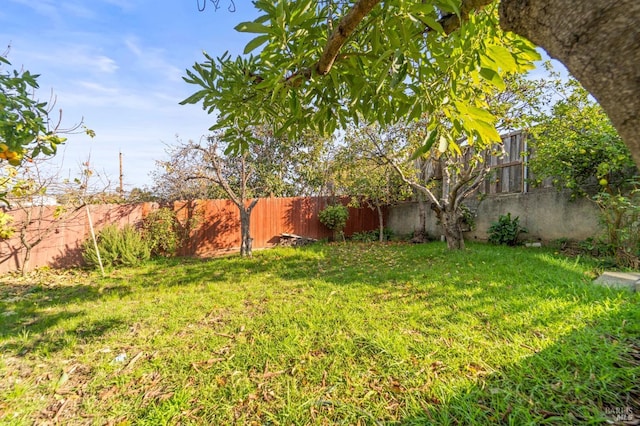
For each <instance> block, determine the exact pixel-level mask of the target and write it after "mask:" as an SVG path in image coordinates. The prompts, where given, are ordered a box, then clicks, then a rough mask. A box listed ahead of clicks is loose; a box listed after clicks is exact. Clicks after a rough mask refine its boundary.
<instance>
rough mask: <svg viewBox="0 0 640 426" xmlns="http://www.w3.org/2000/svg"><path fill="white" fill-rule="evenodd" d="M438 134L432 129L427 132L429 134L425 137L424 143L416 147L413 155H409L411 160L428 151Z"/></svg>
mask: <svg viewBox="0 0 640 426" xmlns="http://www.w3.org/2000/svg"><path fill="white" fill-rule="evenodd" d="M437 136H438V132H437V131H435V130H434V131H433V132H431V133H429V136H428V137H427V138H426V139H425V142H424V145H422V146H421V147H420V148H418V149H417V150H416V151H415V152H414V153H413V155H412V156H411V160H412V161H413V160H416V159H417V158H419V157H422V156H423V155H424V154H426V153H427V152H429V150H430V149H431V147H432V146H433V144H434V143H435V142H436V137H437Z"/></svg>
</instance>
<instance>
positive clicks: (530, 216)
mask: <svg viewBox="0 0 640 426" xmlns="http://www.w3.org/2000/svg"><path fill="white" fill-rule="evenodd" d="M470 207H471V208H472V210H474V211H475V212H476V218H475V221H476V229H475V230H474V231H471V232H467V233H466V234H465V238H466V239H467V240H473V239H477V240H486V239H487V238H488V235H487V230H488V228H489V226H491V223H492V222H495V221H496V220H498V217H499V216H500V215H504V214H507V213H511V216H512V217H515V216H519V217H520V224H521V225H522V226H524V227H525V228H527V230H528V233H527V234H522V235H521V238H522V239H524V240H530V241H553V240H556V239H559V238H567V239H570V240H577V241H579V240H584V239H586V238H589V237H593V236H596V235H598V234H599V233H600V230H601V228H600V224H599V222H598V209H597V207H596V206H595V205H594V204H593V203H592V202H590V201H589V200H586V199H577V200H573V201H572V200H571V199H570V197H569V195H568V194H567V193H560V192H557V191H555V190H553V189H546V190H537V191H535V192H531V193H517V194H503V195H492V196H489V197H487V198H486V199H485V200H483V201H482V202H480V203H479V205H477V206H475V207H474V206H470ZM427 216H428V217H427V233H428V234H429V235H430V236H431V237H434V238H438V237H439V236H440V235H441V233H442V232H441V229H440V226H439V225H438V223H437V221H436V218H435V214H434V213H433V211H432V210H430V209H428V211H427ZM418 226H419V219H418V204H417V203H413V202H411V203H404V204H401V205H399V206H396V207H392V208H390V209H389V218H388V220H387V227H388V228H390V229H391V230H392V231H393V232H394V233H396V234H399V235H407V234H411V233H412V232H413V231H414V230H415V229H417V228H418Z"/></svg>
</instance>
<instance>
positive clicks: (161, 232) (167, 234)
mask: <svg viewBox="0 0 640 426" xmlns="http://www.w3.org/2000/svg"><path fill="white" fill-rule="evenodd" d="M142 231H143V237H144V239H145V241H146V242H147V244H148V245H149V249H150V250H151V255H152V256H163V257H171V256H175V254H176V252H177V250H178V248H180V245H181V238H180V233H179V223H178V219H177V217H176V213H175V212H174V211H173V210H171V209H168V208H166V207H163V208H161V209H158V210H155V211H153V212H151V213H149V215H148V216H147V217H146V218H145V219H144V220H143V222H142Z"/></svg>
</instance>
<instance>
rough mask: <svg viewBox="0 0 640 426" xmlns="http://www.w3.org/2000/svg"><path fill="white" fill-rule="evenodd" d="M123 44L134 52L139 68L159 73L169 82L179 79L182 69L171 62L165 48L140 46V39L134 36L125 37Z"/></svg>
mask: <svg viewBox="0 0 640 426" xmlns="http://www.w3.org/2000/svg"><path fill="white" fill-rule="evenodd" d="M124 44H125V46H126V47H127V48H128V49H129V51H130V52H131V53H133V54H134V56H135V57H136V60H137V61H136V63H137V65H138V66H139V67H140V68H141V69H143V70H146V71H148V72H150V73H154V74H155V75H160V76H162V77H163V78H165V79H168V80H169V81H171V82H177V81H181V78H182V70H181V69H180V68H178V67H176V66H175V65H173V64H172V63H171V61H170V60H169V59H168V58H167V51H166V50H165V49H160V48H156V47H148V46H141V45H140V40H139V39H138V38H137V37H135V36H128V37H126V38H125V39H124Z"/></svg>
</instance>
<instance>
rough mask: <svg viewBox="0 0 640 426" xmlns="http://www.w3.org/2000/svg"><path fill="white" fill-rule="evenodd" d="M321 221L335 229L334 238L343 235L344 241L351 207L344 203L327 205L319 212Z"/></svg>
mask: <svg viewBox="0 0 640 426" xmlns="http://www.w3.org/2000/svg"><path fill="white" fill-rule="evenodd" d="M318 218H319V219H320V223H322V224H323V225H324V226H326V227H327V228H329V229H330V230H332V231H333V235H334V239H335V237H336V236H338V235H339V236H341V237H342V240H343V241H344V227H345V226H346V225H347V220H348V219H349V209H348V208H347V207H345V206H343V205H342V204H334V205H330V206H327V207H326V208H325V209H324V210H321V211H320V213H318Z"/></svg>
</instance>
